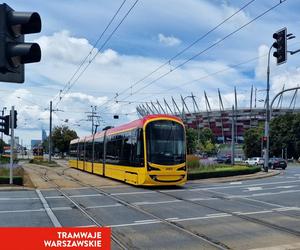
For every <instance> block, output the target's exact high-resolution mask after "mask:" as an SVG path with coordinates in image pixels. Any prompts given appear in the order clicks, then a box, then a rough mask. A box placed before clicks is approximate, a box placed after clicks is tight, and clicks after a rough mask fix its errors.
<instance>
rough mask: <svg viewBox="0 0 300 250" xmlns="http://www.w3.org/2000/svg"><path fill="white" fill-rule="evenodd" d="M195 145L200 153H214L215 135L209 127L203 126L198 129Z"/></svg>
mask: <svg viewBox="0 0 300 250" xmlns="http://www.w3.org/2000/svg"><path fill="white" fill-rule="evenodd" d="M197 147H198V149H199V150H200V151H201V153H205V154H207V155H213V154H215V153H216V144H215V136H214V134H213V132H212V130H211V129H210V128H203V129H201V130H200V131H199V133H198V146H197Z"/></svg>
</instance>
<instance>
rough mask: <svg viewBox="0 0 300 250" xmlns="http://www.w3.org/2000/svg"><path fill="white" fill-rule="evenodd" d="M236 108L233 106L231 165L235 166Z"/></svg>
mask: <svg viewBox="0 0 300 250" xmlns="http://www.w3.org/2000/svg"><path fill="white" fill-rule="evenodd" d="M234 111H235V110H234V106H233V105H232V120H231V165H234V146H235V145H234V144H235V140H234V132H235V124H234V117H235V112H234Z"/></svg>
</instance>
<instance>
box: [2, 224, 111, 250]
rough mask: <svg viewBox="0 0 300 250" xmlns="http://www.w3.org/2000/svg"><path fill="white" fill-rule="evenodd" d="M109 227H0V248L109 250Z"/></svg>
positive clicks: (23, 249) (6, 249) (13, 249)
mask: <svg viewBox="0 0 300 250" xmlns="http://www.w3.org/2000/svg"><path fill="white" fill-rule="evenodd" d="M110 235H111V229H110V228H105V227H104V228H100V227H88V228H67V227H62V228H23V227H22V228H3V227H2V228H0V249H3V250H4V249H5V250H21V249H22V250H50V249H59V250H65V249H74V250H75V249H76V250H96V249H97V250H99V249H101V250H109V249H110Z"/></svg>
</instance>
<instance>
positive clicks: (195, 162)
mask: <svg viewBox="0 0 300 250" xmlns="http://www.w3.org/2000/svg"><path fill="white" fill-rule="evenodd" d="M186 164H187V167H188V169H197V168H199V167H200V159H199V157H197V156H195V155H187V156H186Z"/></svg>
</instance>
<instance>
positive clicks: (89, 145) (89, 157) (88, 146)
mask: <svg viewBox="0 0 300 250" xmlns="http://www.w3.org/2000/svg"><path fill="white" fill-rule="evenodd" d="M85 160H86V161H89V162H92V161H93V142H92V141H88V142H86V143H85Z"/></svg>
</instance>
